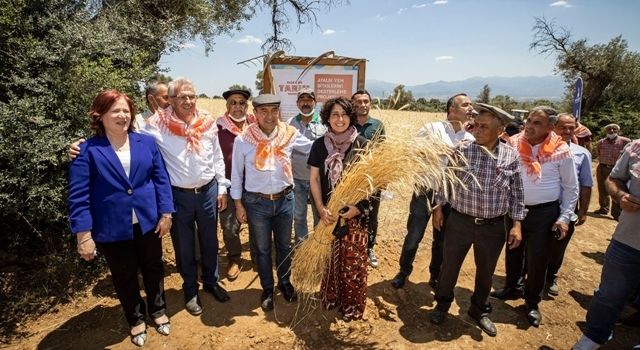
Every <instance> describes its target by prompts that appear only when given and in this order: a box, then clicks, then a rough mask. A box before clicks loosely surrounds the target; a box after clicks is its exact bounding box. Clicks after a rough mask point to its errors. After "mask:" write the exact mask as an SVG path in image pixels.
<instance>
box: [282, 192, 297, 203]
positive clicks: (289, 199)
mask: <svg viewBox="0 0 640 350" xmlns="http://www.w3.org/2000/svg"><path fill="white" fill-rule="evenodd" d="M284 198H285V199H286V200H288V201H292V200H293V199H294V198H295V195H294V194H293V191H291V192H289V193H287V194H285V195H284Z"/></svg>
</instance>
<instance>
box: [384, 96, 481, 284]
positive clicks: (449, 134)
mask: <svg viewBox="0 0 640 350" xmlns="http://www.w3.org/2000/svg"><path fill="white" fill-rule="evenodd" d="M474 112H475V111H474V110H473V106H472V104H471V99H470V98H469V97H468V96H467V95H466V94H463V93H460V94H457V95H454V96H452V97H450V98H449V100H448V101H447V121H439V122H433V123H428V124H426V125H424V126H423V127H422V128H420V131H418V137H425V136H427V135H434V136H437V137H438V138H440V139H442V140H443V141H444V142H446V143H447V144H448V145H450V146H451V147H454V146H456V145H458V144H459V143H460V141H462V140H471V141H474V140H475V139H474V137H473V135H471V134H470V133H469V132H467V131H466V130H465V128H464V127H463V126H464V125H465V123H467V122H469V120H471V118H472V117H473V115H474ZM432 196H433V193H432V192H431V191H430V190H428V189H424V191H422V192H420V193H414V194H413V196H412V197H411V204H409V217H408V218H407V235H406V236H405V238H404V244H403V245H402V253H401V254H400V272H398V274H397V275H396V276H395V277H394V278H393V280H392V281H391V285H392V286H393V287H395V288H402V287H403V286H404V284H405V282H406V279H407V277H409V275H410V274H411V272H412V271H413V261H414V260H415V257H416V252H417V251H418V245H419V244H420V241H422V237H424V231H425V230H426V228H427V223H428V222H429V218H430V216H431V210H430V209H429V203H428V202H429V201H431V200H432ZM432 205H435V203H433V204H432ZM450 211H451V206H450V205H449V204H446V205H444V206H443V215H444V219H443V221H446V218H447V217H448V216H449V213H450ZM443 244H444V225H443V226H442V227H441V228H440V229H436V228H434V229H433V241H432V244H431V262H430V264H429V273H430V274H431V277H430V278H429V285H430V286H431V287H432V288H434V289H435V287H436V284H437V282H438V277H439V275H440V267H441V266H442V259H443V256H442V251H443Z"/></svg>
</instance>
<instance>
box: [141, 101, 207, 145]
mask: <svg viewBox="0 0 640 350" xmlns="http://www.w3.org/2000/svg"><path fill="white" fill-rule="evenodd" d="M156 113H157V114H158V117H159V118H158V119H155V118H150V121H149V122H151V123H152V124H154V126H156V127H158V128H159V129H160V130H161V131H162V132H163V133H171V134H173V135H176V136H181V137H184V138H186V139H187V151H189V152H195V153H196V154H199V153H200V137H201V136H202V134H203V133H205V132H207V131H209V130H210V129H211V130H212V132H217V130H218V129H217V128H211V126H212V125H213V124H214V122H215V121H214V119H213V118H212V117H211V115H210V114H209V113H208V112H206V111H204V110H201V109H196V115H195V116H194V117H193V119H192V120H191V125H187V123H185V122H184V121H182V120H180V119H178V117H177V116H176V113H175V112H174V110H173V107H172V106H169V107H167V108H165V109H158V111H157V112H156Z"/></svg>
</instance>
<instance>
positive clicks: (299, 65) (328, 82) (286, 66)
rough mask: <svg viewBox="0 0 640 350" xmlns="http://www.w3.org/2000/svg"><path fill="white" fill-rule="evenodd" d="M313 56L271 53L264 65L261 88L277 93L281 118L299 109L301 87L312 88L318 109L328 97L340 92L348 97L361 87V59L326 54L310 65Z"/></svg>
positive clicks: (362, 85) (362, 76)
mask: <svg viewBox="0 0 640 350" xmlns="http://www.w3.org/2000/svg"><path fill="white" fill-rule="evenodd" d="M314 60H316V58H315V57H289V56H282V57H274V58H272V59H271V60H270V62H269V65H268V67H265V68H266V69H265V74H264V80H263V81H264V85H263V92H270V93H273V94H276V95H278V96H280V99H281V101H282V102H281V104H280V118H281V120H284V121H286V120H288V119H290V118H291V117H293V116H295V115H297V114H298V113H299V111H298V107H297V105H296V100H297V97H298V91H300V90H301V89H306V88H308V89H312V90H313V91H314V93H315V95H316V111H320V109H321V108H322V105H323V104H324V103H325V102H326V101H327V100H329V99H331V98H334V97H339V96H343V97H346V98H351V95H353V94H354V93H355V92H356V91H357V90H358V89H363V88H364V70H365V62H366V61H365V60H364V59H354V58H348V57H325V58H321V59H319V60H318V61H317V62H315V63H314V64H313V65H311V66H309V64H310V63H311V62H313V61H314ZM305 69H306V70H305ZM303 72H304V74H303Z"/></svg>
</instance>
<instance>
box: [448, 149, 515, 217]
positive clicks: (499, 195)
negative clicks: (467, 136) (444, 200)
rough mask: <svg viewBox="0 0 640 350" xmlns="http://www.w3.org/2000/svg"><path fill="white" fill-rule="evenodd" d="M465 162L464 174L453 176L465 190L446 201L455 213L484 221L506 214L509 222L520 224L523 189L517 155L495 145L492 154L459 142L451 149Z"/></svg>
mask: <svg viewBox="0 0 640 350" xmlns="http://www.w3.org/2000/svg"><path fill="white" fill-rule="evenodd" d="M454 149H455V150H456V152H458V153H459V154H461V155H462V156H464V157H465V158H466V159H467V162H468V165H467V167H466V168H465V169H464V170H460V171H456V176H457V177H458V179H460V181H461V182H462V183H463V184H464V186H466V189H464V188H459V189H458V190H457V191H456V193H455V196H454V197H453V198H451V199H450V201H449V203H451V207H452V208H453V209H455V210H456V211H458V212H460V213H463V214H466V215H470V216H474V217H478V218H484V219H491V218H495V217H498V216H502V215H505V214H508V215H509V216H510V217H511V218H512V219H513V220H524V218H525V216H526V210H525V208H524V188H523V186H522V178H521V176H520V165H519V164H520V156H519V155H518V151H516V150H515V149H514V148H513V147H511V146H508V145H507V144H505V143H502V142H498V144H497V145H496V148H495V149H494V150H493V151H489V150H487V149H486V148H485V147H482V146H480V145H478V144H477V143H475V142H470V141H462V142H461V143H460V144H458V146H456V147H455V148H454Z"/></svg>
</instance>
